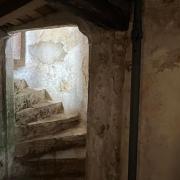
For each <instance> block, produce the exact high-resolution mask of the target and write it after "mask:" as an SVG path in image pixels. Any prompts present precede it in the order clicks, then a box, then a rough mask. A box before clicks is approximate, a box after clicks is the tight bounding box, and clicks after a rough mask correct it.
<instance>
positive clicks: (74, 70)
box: [14, 26, 89, 119]
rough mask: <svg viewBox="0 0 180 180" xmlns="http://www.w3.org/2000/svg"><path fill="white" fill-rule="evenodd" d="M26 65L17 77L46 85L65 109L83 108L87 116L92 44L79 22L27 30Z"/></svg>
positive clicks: (69, 110) (77, 109) (38, 86)
mask: <svg viewBox="0 0 180 180" xmlns="http://www.w3.org/2000/svg"><path fill="white" fill-rule="evenodd" d="M25 39H26V55H25V66H24V67H21V68H18V69H17V70H15V71H14V77H15V78H18V79H25V80H26V81H27V83H28V84H29V86H30V87H32V88H44V89H46V90H47V91H48V93H49V95H50V96H51V98H52V99H53V100H55V101H62V102H63V105H64V109H65V112H67V113H72V112H80V113H81V115H82V116H83V119H86V118H87V117H86V114H87V101H88V63H89V44H88V39H87V37H86V36H85V35H83V34H82V33H81V32H80V31H79V29H78V27H77V26H71V27H70V26H69V27H61V28H54V29H42V30H34V31H27V32H26V38H25Z"/></svg>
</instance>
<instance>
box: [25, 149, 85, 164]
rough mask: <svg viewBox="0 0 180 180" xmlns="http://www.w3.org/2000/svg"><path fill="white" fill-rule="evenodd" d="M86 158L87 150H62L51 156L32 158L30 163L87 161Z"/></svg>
mask: <svg viewBox="0 0 180 180" xmlns="http://www.w3.org/2000/svg"><path fill="white" fill-rule="evenodd" d="M85 158H86V148H85V147H80V148H71V149H67V150H61V151H58V152H55V153H51V154H45V155H43V156H41V157H40V158H32V159H29V160H28V161H31V162H32V161H41V162H42V161H47V160H50V161H51V160H54V159H56V161H59V160H67V159H85Z"/></svg>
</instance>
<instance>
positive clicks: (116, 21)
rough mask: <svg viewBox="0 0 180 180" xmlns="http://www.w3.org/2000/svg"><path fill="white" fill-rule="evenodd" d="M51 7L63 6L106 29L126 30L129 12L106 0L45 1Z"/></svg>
mask: <svg viewBox="0 0 180 180" xmlns="http://www.w3.org/2000/svg"><path fill="white" fill-rule="evenodd" d="M46 1H47V2H48V3H49V4H50V5H52V6H53V7H56V8H57V7H61V5H65V6H67V7H68V8H69V10H70V11H72V12H74V13H75V14H76V15H78V16H80V17H82V18H84V19H87V20H89V21H91V22H93V23H95V24H97V25H100V26H104V27H106V28H113V29H119V30H127V29H128V25H129V17H130V11H129V12H127V11H123V10H122V9H120V8H118V7H117V6H115V5H113V4H112V3H110V2H108V1H107V0H104V1H97V0H73V1H70V0H46Z"/></svg>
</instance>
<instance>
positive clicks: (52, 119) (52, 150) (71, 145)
mask: <svg viewBox="0 0 180 180" xmlns="http://www.w3.org/2000/svg"><path fill="white" fill-rule="evenodd" d="M14 85H15V87H16V89H17V90H18V91H17V93H16V94H15V100H16V101H17V103H15V105H16V127H15V129H16V142H15V157H14V161H13V165H12V171H11V178H13V179H17V180H19V179H23V178H25V177H28V178H30V179H33V178H34V177H36V178H39V179H41V178H42V179H52V178H62V177H66V178H71V177H80V178H83V177H84V176H85V159H86V148H85V145H86V127H85V126H84V125H83V124H81V120H82V118H81V117H80V115H79V114H64V113H63V105H62V103H61V102H53V101H50V100H49V99H48V98H47V97H46V93H45V90H42V91H39V90H37V89H31V88H29V87H28V85H27V83H26V81H24V80H18V81H15V83H14ZM21 104H22V105H21Z"/></svg>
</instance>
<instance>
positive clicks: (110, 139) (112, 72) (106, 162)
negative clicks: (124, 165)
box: [16, 11, 128, 180]
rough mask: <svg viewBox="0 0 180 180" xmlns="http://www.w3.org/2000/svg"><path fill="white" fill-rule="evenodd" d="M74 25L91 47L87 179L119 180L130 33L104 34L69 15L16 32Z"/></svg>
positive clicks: (65, 13)
mask: <svg viewBox="0 0 180 180" xmlns="http://www.w3.org/2000/svg"><path fill="white" fill-rule="evenodd" d="M54 17H56V18H54ZM70 24H75V25H78V26H79V29H80V31H81V32H83V33H84V34H85V35H87V36H88V39H89V45H90V63H89V71H90V75H89V95H88V96H89V103H88V139H87V144H88V148H87V151H88V152H87V168H86V169H87V179H88V180H92V179H94V180H100V179H103V180H109V179H111V180H116V179H119V178H120V169H121V159H120V151H121V150H120V149H121V148H120V147H121V139H120V132H121V121H122V105H123V93H122V87H123V82H124V73H125V66H124V60H125V55H126V48H127V43H128V42H127V35H126V33H121V32H116V31H111V30H103V29H102V28H99V27H96V26H94V25H92V24H91V23H89V22H84V21H83V20H82V19H81V18H79V17H76V16H74V15H72V14H71V13H70V12H67V11H64V12H60V13H55V14H53V15H49V16H45V17H44V18H42V19H39V20H36V21H33V22H30V23H28V24H26V25H23V26H21V27H17V28H16V30H17V29H21V30H22V29H26V30H27V29H31V28H42V27H50V26H56V27H57V25H58V26H59V25H63V26H64V25H70ZM107 157H109V158H108V159H107ZM74 179H75V178H74Z"/></svg>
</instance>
